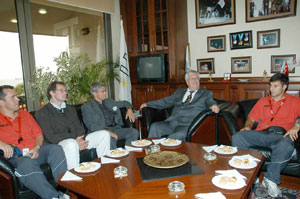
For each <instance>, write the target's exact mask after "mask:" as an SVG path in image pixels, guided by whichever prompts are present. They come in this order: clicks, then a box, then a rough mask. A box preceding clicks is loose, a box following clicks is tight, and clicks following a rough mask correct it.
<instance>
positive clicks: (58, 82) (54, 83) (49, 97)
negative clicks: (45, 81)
mask: <svg viewBox="0 0 300 199" xmlns="http://www.w3.org/2000/svg"><path fill="white" fill-rule="evenodd" d="M57 84H60V85H64V86H66V85H65V83H63V82H60V81H54V82H51V83H50V84H49V86H48V88H47V97H48V99H49V100H50V99H51V95H50V92H51V91H53V92H55V90H56V85H57Z"/></svg>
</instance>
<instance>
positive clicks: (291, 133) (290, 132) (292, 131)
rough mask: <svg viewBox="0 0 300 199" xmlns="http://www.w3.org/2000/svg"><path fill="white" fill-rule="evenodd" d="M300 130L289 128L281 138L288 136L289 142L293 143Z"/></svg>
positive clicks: (296, 127) (297, 127)
mask: <svg viewBox="0 0 300 199" xmlns="http://www.w3.org/2000/svg"><path fill="white" fill-rule="evenodd" d="M299 130H300V127H299V126H297V125H295V126H293V128H291V129H290V130H288V132H286V134H284V136H283V137H286V136H288V135H289V136H290V138H291V140H292V141H295V140H297V139H298V132H299Z"/></svg>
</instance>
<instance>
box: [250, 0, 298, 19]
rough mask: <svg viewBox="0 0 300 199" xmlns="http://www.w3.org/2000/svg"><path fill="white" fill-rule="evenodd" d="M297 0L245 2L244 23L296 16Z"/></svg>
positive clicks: (252, 0)
mask: <svg viewBox="0 0 300 199" xmlns="http://www.w3.org/2000/svg"><path fill="white" fill-rule="evenodd" d="M296 2H297V0H276V1H274V0H273V1H268V0H246V22H253V21H260V20H268V19H275V18H280V17H289V16H295V15H296Z"/></svg>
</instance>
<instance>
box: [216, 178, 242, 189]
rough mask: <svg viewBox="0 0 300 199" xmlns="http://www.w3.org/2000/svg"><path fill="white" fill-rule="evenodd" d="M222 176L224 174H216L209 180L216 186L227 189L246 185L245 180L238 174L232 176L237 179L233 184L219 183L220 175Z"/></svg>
mask: <svg viewBox="0 0 300 199" xmlns="http://www.w3.org/2000/svg"><path fill="white" fill-rule="evenodd" d="M223 176H225V175H217V176H215V177H213V178H212V179H211V182H212V183H213V184H214V185H215V186H217V187H219V188H221V189H228V190H234V189H240V188H243V187H244V186H245V185H246V182H245V180H244V179H243V178H241V177H239V176H234V177H236V179H237V181H236V183H235V184H234V185H229V184H225V185H224V184H220V183H219V181H220V179H221V177H223ZM228 177H233V176H228Z"/></svg>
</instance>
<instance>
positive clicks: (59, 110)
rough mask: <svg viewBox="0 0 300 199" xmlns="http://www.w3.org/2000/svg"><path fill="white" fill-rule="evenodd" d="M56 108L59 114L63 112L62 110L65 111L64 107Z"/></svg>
mask: <svg viewBox="0 0 300 199" xmlns="http://www.w3.org/2000/svg"><path fill="white" fill-rule="evenodd" d="M57 110H58V112H59V113H60V114H62V115H63V114H64V112H65V110H64V108H61V109H57Z"/></svg>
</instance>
